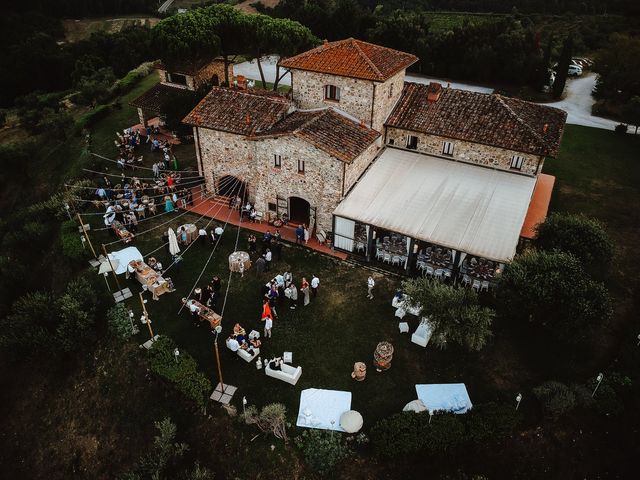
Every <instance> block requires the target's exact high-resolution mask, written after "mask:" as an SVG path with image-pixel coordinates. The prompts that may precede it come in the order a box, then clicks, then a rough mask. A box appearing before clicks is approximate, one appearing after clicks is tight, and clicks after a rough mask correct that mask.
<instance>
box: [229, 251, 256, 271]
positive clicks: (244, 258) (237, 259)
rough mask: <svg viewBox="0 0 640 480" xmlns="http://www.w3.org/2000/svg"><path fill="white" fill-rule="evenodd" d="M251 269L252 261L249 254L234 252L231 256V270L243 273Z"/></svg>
mask: <svg viewBox="0 0 640 480" xmlns="http://www.w3.org/2000/svg"><path fill="white" fill-rule="evenodd" d="M250 268H251V260H250V259H249V254H248V253H247V252H233V253H232V254H231V255H229V270H230V271H232V272H243V271H247V270H249V269H250Z"/></svg>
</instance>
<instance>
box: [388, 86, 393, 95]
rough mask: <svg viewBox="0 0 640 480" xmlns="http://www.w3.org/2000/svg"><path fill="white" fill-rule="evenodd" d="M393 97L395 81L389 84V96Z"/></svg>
mask: <svg viewBox="0 0 640 480" xmlns="http://www.w3.org/2000/svg"><path fill="white" fill-rule="evenodd" d="M391 97H393V83H392V84H391V85H389V98H391Z"/></svg>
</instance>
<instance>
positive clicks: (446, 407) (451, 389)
mask: <svg viewBox="0 0 640 480" xmlns="http://www.w3.org/2000/svg"><path fill="white" fill-rule="evenodd" d="M416 393H417V394H418V399H420V400H422V403H424V405H425V406H426V407H427V410H429V413H433V412H453V413H467V411H468V410H470V409H471V407H473V405H472V404H471V399H470V398H469V393H468V392H467V387H466V386H465V384H464V383H432V384H423V385H416Z"/></svg>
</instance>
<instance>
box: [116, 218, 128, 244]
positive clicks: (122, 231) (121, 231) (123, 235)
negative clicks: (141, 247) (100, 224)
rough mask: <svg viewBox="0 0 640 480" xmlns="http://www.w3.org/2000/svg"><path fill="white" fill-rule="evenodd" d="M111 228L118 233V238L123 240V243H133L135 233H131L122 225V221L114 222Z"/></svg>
mask: <svg viewBox="0 0 640 480" xmlns="http://www.w3.org/2000/svg"><path fill="white" fill-rule="evenodd" d="M111 228H112V229H113V231H114V232H115V233H116V235H117V236H118V238H119V239H121V240H122V241H124V243H129V242H131V240H133V233H131V232H130V231H129V230H127V229H126V228H125V226H124V225H122V223H121V222H120V221H118V220H114V221H113V222H112V223H111Z"/></svg>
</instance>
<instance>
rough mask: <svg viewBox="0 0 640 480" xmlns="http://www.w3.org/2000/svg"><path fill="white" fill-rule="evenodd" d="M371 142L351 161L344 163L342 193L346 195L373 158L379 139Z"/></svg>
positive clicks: (377, 149) (377, 150)
mask: <svg viewBox="0 0 640 480" xmlns="http://www.w3.org/2000/svg"><path fill="white" fill-rule="evenodd" d="M378 140H379V139H378ZM378 140H376V141H375V142H373V143H372V144H371V145H370V146H369V147H368V148H367V149H366V150H365V151H364V152H362V153H361V154H360V156H358V157H357V158H356V159H354V160H353V162H352V163H348V164H346V165H345V178H344V194H345V195H346V194H347V192H348V191H349V189H350V188H351V187H352V186H353V184H354V183H355V182H356V180H358V178H360V175H362V173H363V172H364V171H365V170H366V169H367V167H368V166H369V164H370V163H371V161H372V160H373V158H374V157H375V156H376V155H377V154H378V152H379V151H380V146H379V141H378Z"/></svg>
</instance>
